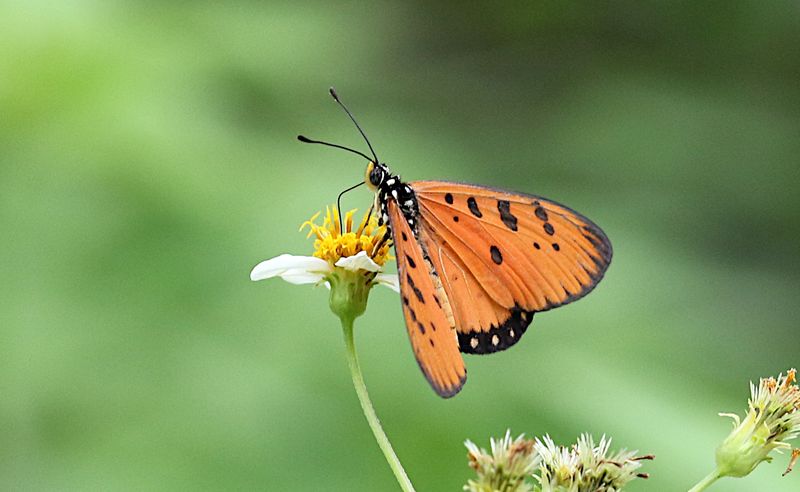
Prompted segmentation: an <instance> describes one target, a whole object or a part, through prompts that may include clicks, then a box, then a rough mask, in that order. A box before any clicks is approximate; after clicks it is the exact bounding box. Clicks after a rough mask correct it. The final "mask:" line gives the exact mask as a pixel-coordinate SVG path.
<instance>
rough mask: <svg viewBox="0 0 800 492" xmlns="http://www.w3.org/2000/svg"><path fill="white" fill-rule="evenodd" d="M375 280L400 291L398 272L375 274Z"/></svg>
mask: <svg viewBox="0 0 800 492" xmlns="http://www.w3.org/2000/svg"><path fill="white" fill-rule="evenodd" d="M375 282H376V283H378V284H380V285H385V286H386V287H389V288H390V289H392V290H393V291H395V292H397V293H398V294H399V293H400V278H398V276H397V274H396V273H379V274H378V275H376V276H375Z"/></svg>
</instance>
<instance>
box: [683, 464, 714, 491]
mask: <svg viewBox="0 0 800 492" xmlns="http://www.w3.org/2000/svg"><path fill="white" fill-rule="evenodd" d="M720 477H721V475H720V474H719V470H716V469H715V470H714V471H713V472H711V473H709V474H708V475H707V476H706V478H704V479H702V480H700V482H699V483H698V484H697V485H695V486H694V487H692V488H691V489H689V492H700V491H701V490H706V489H707V488H708V487H709V486H710V485H711V484H712V483H714V482H716V481H717V480H719V478H720Z"/></svg>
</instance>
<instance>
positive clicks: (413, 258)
mask: <svg viewBox="0 0 800 492" xmlns="http://www.w3.org/2000/svg"><path fill="white" fill-rule="evenodd" d="M387 211H388V215H389V223H390V225H391V229H392V235H393V241H394V245H395V253H396V256H397V272H398V276H399V279H400V295H401V296H402V302H403V314H404V316H405V319H406V328H407V330H408V337H409V339H410V340H411V346H412V348H413V350H414V356H415V357H416V359H417V362H418V363H419V367H420V369H422V372H423V373H424V374H425V377H426V378H427V380H428V382H429V383H430V384H431V386H432V387H433V389H434V390H435V391H436V393H438V394H439V395H440V396H442V397H445V398H448V397H451V396H453V395H455V394H456V393H458V392H459V391H460V390H461V387H462V386H463V385H464V383H465V381H466V378H467V371H466V368H465V367H464V361H463V359H462V358H461V354H460V353H459V347H458V342H457V338H456V333H455V329H454V327H453V323H452V321H451V316H449V315H448V312H447V309H448V300H447V297H446V294H445V293H444V291H443V290H442V287H441V285H439V284H438V282H437V281H438V277H437V276H436V273H435V272H433V271H431V269H430V267H429V263H428V261H427V260H426V259H425V254H424V252H423V250H422V247H421V246H420V244H419V242H418V241H417V239H416V237H415V236H414V234H413V232H412V230H411V228H410V227H409V225H408V223H407V222H406V221H405V219H404V217H403V215H402V213H401V212H400V210H399V209H398V207H397V204H396V203H395V202H394V201H393V200H390V201H389V203H388V204H387Z"/></svg>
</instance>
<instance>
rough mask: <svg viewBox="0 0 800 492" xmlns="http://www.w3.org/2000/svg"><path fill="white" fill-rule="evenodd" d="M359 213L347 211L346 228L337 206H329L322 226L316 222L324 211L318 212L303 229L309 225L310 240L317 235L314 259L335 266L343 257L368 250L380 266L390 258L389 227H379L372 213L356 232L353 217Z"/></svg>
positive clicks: (364, 219)
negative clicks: (341, 222) (387, 230)
mask: <svg viewBox="0 0 800 492" xmlns="http://www.w3.org/2000/svg"><path fill="white" fill-rule="evenodd" d="M355 213H356V211H355V210H351V211H349V212H347V213H346V214H345V216H344V229H342V224H340V223H339V211H338V210H337V208H336V207H334V206H330V207H325V217H324V219H323V221H322V224H321V225H318V224H317V223H316V221H317V219H318V218H319V216H320V214H322V212H317V213H316V214H314V216H313V217H311V218H310V219H309V220H307V221H305V222H303V224H302V225H301V226H300V230H301V231H302V230H303V229H304V228H305V227H306V226H308V228H309V231H308V237H311V236H316V239H315V240H314V256H316V257H317V258H322V259H323V260H325V261H327V262H328V263H330V264H331V265H333V264H335V263H336V262H337V261H339V259H340V258H346V257H348V256H355V255H357V254H358V253H360V252H362V251H364V252H366V253H367V256H369V257H370V258H372V261H374V262H375V263H377V264H378V265H380V266H383V265H384V264H385V263H386V260H388V259H389V248H390V246H391V242H392V241H391V238H389V237H388V236H387V235H386V226H379V225H378V219H376V218H375V217H374V216H373V215H372V214H367V215H365V216H364V218H362V219H361V223H360V224H359V226H358V228H357V229H356V230H353V215H354V214H355Z"/></svg>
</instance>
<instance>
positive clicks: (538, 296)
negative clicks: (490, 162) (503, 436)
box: [410, 181, 612, 353]
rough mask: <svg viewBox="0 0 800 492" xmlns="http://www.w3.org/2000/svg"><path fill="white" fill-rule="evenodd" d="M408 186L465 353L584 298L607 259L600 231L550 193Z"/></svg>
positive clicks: (491, 346) (494, 346)
mask: <svg viewBox="0 0 800 492" xmlns="http://www.w3.org/2000/svg"><path fill="white" fill-rule="evenodd" d="M410 185H411V186H412V188H413V190H414V192H415V195H416V198H417V202H418V204H419V216H420V240H421V241H422V243H423V246H424V247H425V248H426V249H427V250H428V251H429V254H430V258H431V262H432V263H433V265H434V268H435V269H436V271H437V272H440V276H441V282H442V285H443V288H444V290H445V292H446V293H447V295H448V296H449V298H450V299H451V305H452V311H453V317H454V319H455V322H456V327H457V330H458V333H459V337H458V338H459V346H460V349H461V350H462V351H463V352H468V353H491V352H496V351H499V350H504V349H506V348H508V347H510V346H511V345H513V344H514V343H516V342H517V341H518V340H519V338H520V337H521V336H522V334H523V333H524V331H525V329H526V328H527V326H528V324H529V323H530V321H531V319H532V317H533V313H534V312H537V311H545V310H548V309H552V308H554V307H558V306H561V305H563V304H566V303H569V302H572V301H574V300H577V299H579V298H581V297H583V296H584V295H586V294H587V293H589V292H590V291H591V290H592V289H593V288H594V286H595V285H596V284H597V282H599V281H600V279H601V278H602V276H603V274H604V273H605V271H606V269H607V268H608V265H609V263H610V261H611V255H612V249H611V244H610V242H609V241H608V238H607V237H606V236H605V234H604V233H603V232H602V230H601V229H600V228H599V227H597V226H596V225H595V224H594V223H592V222H591V221H589V220H588V219H586V218H585V217H583V216H581V215H580V214H578V213H577V212H574V211H573V210H571V209H569V208H567V207H564V206H562V205H559V204H557V203H555V202H552V201H550V200H547V199H544V198H541V197H537V196H532V195H525V194H520V193H511V192H507V191H502V190H494V189H490V188H484V187H480V186H474V185H466V184H460V183H449V182H443V181H417V182H413V183H410Z"/></svg>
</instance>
